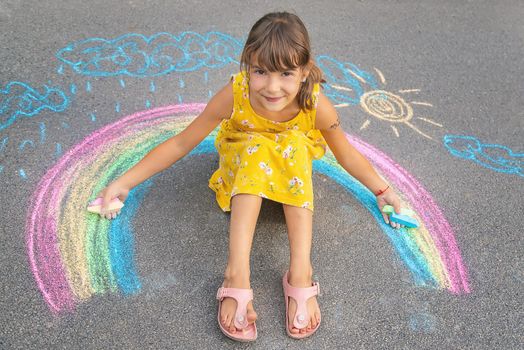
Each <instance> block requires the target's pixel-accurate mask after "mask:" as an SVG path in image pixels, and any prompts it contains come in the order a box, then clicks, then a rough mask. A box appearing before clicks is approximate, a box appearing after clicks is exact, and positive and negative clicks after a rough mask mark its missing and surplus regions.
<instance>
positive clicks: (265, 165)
mask: <svg viewBox="0 0 524 350" xmlns="http://www.w3.org/2000/svg"><path fill="white" fill-rule="evenodd" d="M258 166H259V167H260V169H262V170H264V172H265V173H266V174H267V175H271V174H272V173H273V169H271V168H270V167H269V163H266V162H260V163H258Z"/></svg>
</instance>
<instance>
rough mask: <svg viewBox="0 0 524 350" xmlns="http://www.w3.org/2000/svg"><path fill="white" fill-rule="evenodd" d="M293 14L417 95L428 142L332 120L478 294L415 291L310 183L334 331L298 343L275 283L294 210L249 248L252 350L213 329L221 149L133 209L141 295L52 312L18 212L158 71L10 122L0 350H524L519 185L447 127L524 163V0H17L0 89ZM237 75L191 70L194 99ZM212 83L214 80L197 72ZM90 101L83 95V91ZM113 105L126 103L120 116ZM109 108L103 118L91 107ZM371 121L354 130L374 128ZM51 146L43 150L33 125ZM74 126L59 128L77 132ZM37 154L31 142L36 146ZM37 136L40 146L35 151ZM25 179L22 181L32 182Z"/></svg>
mask: <svg viewBox="0 0 524 350" xmlns="http://www.w3.org/2000/svg"><path fill="white" fill-rule="evenodd" d="M273 10H290V11H293V12H295V13H297V14H298V15H299V16H300V17H301V18H302V19H303V21H304V22H305V23H306V25H307V27H308V30H309V33H310V36H311V40H312V44H313V49H314V52H315V54H317V55H321V54H323V55H329V56H331V57H335V58H337V59H338V60H341V61H350V62H352V63H354V64H356V65H358V66H359V67H360V68H362V69H365V70H366V71H368V72H375V71H374V68H375V67H376V68H377V69H379V70H380V71H381V72H382V73H384V76H385V78H386V85H385V86H384V89H385V90H388V91H398V90H402V89H420V91H419V92H418V93H417V94H416V95H414V97H413V99H414V100H417V101H423V102H427V103H430V104H431V105H432V107H429V106H424V105H418V106H414V113H415V115H416V116H420V117H425V118H429V119H431V120H433V121H435V122H437V123H439V124H441V125H442V127H437V126H434V125H431V124H424V123H417V124H418V126H420V128H421V129H423V130H424V131H425V132H426V133H428V134H430V135H431V136H432V137H433V139H434V141H432V140H429V139H427V138H425V137H423V136H421V135H419V134H418V133H416V132H415V131H413V130H412V129H410V128H407V127H404V128H402V127H399V134H400V137H396V136H395V134H394V133H393V131H392V129H391V128H390V126H389V125H388V124H387V123H385V122H380V121H378V120H376V119H373V117H371V116H366V114H365V112H364V111H363V110H362V109H361V108H360V107H359V106H358V105H357V106H350V107H348V108H341V109H339V113H340V117H341V121H342V125H343V127H344V128H345V130H346V131H347V132H349V133H352V134H355V135H357V136H359V137H361V138H362V139H364V140H365V141H366V142H368V143H370V144H372V145H374V146H376V147H377V148H379V149H381V150H383V151H384V152H385V153H386V154H388V155H389V156H390V157H391V158H392V159H394V160H395V161H396V162H397V163H398V164H400V165H401V166H402V167H404V168H405V169H407V170H408V171H409V172H410V173H411V174H412V175H413V176H414V177H415V178H416V179H418V180H419V181H420V182H421V183H422V184H423V185H424V186H425V188H426V189H427V190H428V191H429V192H430V193H431V194H432V195H433V198H434V199H435V201H436V203H437V204H438V205H439V207H440V208H441V209H442V211H443V213H444V215H445V216H446V218H447V219H448V221H449V222H450V224H451V226H452V227H453V228H454V230H455V235H456V239H457V243H458V245H459V247H460V249H461V252H462V257H463V259H464V263H465V265H466V267H467V269H468V271H469V278H470V284H471V293H470V294H467V295H453V294H450V293H448V292H447V291H443V290H435V289H431V288H427V287H418V286H415V284H414V283H413V281H412V280H411V277H410V274H409V272H408V271H407V269H406V268H405V267H404V265H403V264H402V263H401V261H400V259H399V258H398V256H397V255H396V252H395V250H394V249H393V248H392V246H391V244H390V243H389V241H388V238H387V237H386V236H385V235H384V234H383V233H382V231H381V230H380V229H379V228H378V226H377V225H376V223H375V222H374V220H373V219H372V218H371V215H370V214H369V213H368V212H367V211H366V210H365V209H364V208H363V207H362V206H361V205H360V204H359V203H358V202H357V201H356V200H355V199H354V198H353V197H351V196H350V195H349V194H347V193H346V192H345V191H341V190H340V188H339V186H338V185H337V184H336V183H334V182H333V181H332V180H331V179H330V178H328V177H325V176H322V175H318V174H317V175H315V176H314V185H315V191H316V192H315V194H316V208H317V209H316V211H315V219H314V220H315V221H314V242H313V264H314V268H315V276H316V278H317V279H318V280H319V281H320V284H321V287H322V296H321V298H320V299H319V300H320V305H321V309H322V316H323V321H322V326H321V329H320V330H319V331H318V332H317V334H316V335H315V336H313V337H311V338H309V339H307V340H304V341H295V340H292V339H290V338H288V337H287V335H286V333H285V329H284V312H285V310H284V303H283V297H282V292H281V284H280V279H281V275H282V273H283V272H284V271H285V269H286V264H287V261H288V245H287V244H288V243H287V236H286V231H285V221H284V216H283V213H282V209H281V206H279V205H278V204H275V203H270V202H265V203H264V205H263V208H262V213H261V216H260V218H259V223H258V226H257V232H256V237H255V241H254V246H253V252H252V276H251V277H252V287H253V288H254V293H255V307H256V310H257V312H258V315H259V321H258V323H257V324H258V329H259V339H258V340H257V341H256V342H255V343H252V344H240V343H236V342H233V341H231V340H229V339H227V338H226V337H224V336H223V335H222V334H221V332H220V330H219V328H218V326H217V324H216V309H217V304H216V301H215V293H216V289H217V288H218V287H219V286H220V284H221V282H222V274H223V269H224V266H225V263H226V258H227V225H228V216H227V215H225V214H223V213H222V212H221V211H220V209H219V208H218V206H217V205H216V203H215V202H214V196H213V193H212V191H211V190H209V189H208V188H207V180H208V178H209V176H210V175H211V174H212V172H213V171H214V169H215V167H216V165H217V159H216V157H215V156H212V155H206V156H201V157H189V158H185V159H183V160H181V161H180V162H179V163H178V164H177V166H176V167H174V168H172V169H169V170H167V171H165V172H164V173H162V174H161V175H160V176H159V178H158V180H157V182H156V184H155V186H154V187H153V188H152V190H151V192H150V193H149V194H148V197H147V199H146V201H145V203H146V204H147V205H144V206H142V207H141V208H140V211H139V213H138V215H137V217H136V221H135V223H134V226H135V227H136V232H135V234H136V237H135V239H136V242H135V243H136V260H137V261H136V262H137V266H138V272H139V274H140V277H141V278H142V282H143V290H142V291H141V293H138V294H136V295H134V296H130V297H125V296H123V295H119V294H107V295H101V296H97V297H94V298H92V299H90V300H89V301H87V302H85V303H82V304H80V305H79V307H78V308H77V309H76V310H75V311H74V312H73V313H71V314H67V315H62V316H54V315H53V314H52V313H51V312H50V311H49V309H48V307H47V305H46V303H45V302H44V299H43V297H42V295H41V294H40V291H39V290H38V288H37V285H36V282H35V280H34V278H33V276H32V273H31V270H30V268H29V263H28V258H27V254H26V248H25V220H26V216H27V215H28V213H27V208H28V200H29V198H30V195H31V194H32V193H33V191H34V190H35V188H36V184H37V183H38V180H39V179H40V178H41V177H42V176H43V175H44V174H45V172H46V170H47V169H48V168H50V167H51V166H52V165H53V164H54V163H55V162H56V160H57V157H56V156H55V155H54V153H55V142H56V143H60V144H61V145H62V149H63V151H64V152H65V151H67V150H68V149H70V148H72V147H73V146H74V145H76V144H77V143H79V142H80V141H82V140H83V139H84V138H85V137H86V136H87V135H89V134H91V133H92V132H93V131H95V130H97V129H99V128H101V127H102V126H104V125H106V124H108V123H111V122H113V121H116V120H118V119H119V118H121V117H123V116H125V115H128V114H131V113H133V112H135V111H139V110H143V109H145V108H144V106H143V101H144V96H145V95H146V93H144V91H146V92H147V89H148V82H149V80H148V79H144V80H140V79H135V80H133V79H131V78H129V79H126V81H127V83H128V85H129V87H128V88H126V89H125V90H123V89H120V88H119V85H118V78H114V79H107V80H103V81H100V82H99V84H98V85H97V89H96V91H94V92H93V93H92V94H89V95H86V94H83V95H81V94H79V95H78V96H76V97H75V98H74V99H71V105H70V106H69V108H68V109H67V110H66V111H64V112H61V113H53V112H51V111H43V112H41V113H40V114H39V115H37V116H35V117H34V118H19V119H18V120H17V121H16V122H15V123H14V124H13V125H12V126H10V127H9V128H6V129H4V130H0V142H1V141H2V140H4V139H5V138H6V137H8V140H9V141H8V143H7V145H6V146H5V147H4V149H3V150H2V151H1V152H0V165H1V166H2V167H3V168H2V171H1V172H0V186H1V194H0V196H1V197H0V198H1V200H0V213H2V218H1V224H0V228H1V231H0V249H1V254H0V281H1V282H0V286H1V289H0V348H1V349H40V348H53V349H54V348H63V349H77V348H78V349H80V348H81V349H138V348H140V349H153V348H176V349H211V348H213V349H215V348H238V349H245V348H253V349H283V348H288V349H301V348H306V349H433V348H444V349H518V348H522V346H523V334H524V332H523V324H524V322H523V312H522V291H523V288H522V283H523V280H524V273H523V268H524V265H523V258H522V247H523V246H524V245H523V239H522V237H523V234H522V228H523V224H522V219H523V213H524V205H523V199H522V198H523V195H524V190H523V184H524V182H523V181H524V178H523V177H522V176H519V175H516V174H507V173H501V172H496V171H493V170H491V169H488V168H485V167H482V166H481V165H479V164H477V163H475V162H472V161H468V160H465V159H461V158H457V157H454V156H452V155H451V154H450V153H449V152H448V151H447V150H446V148H445V147H444V146H443V143H442V137H443V136H444V135H445V134H458V135H471V136H474V137H476V138H477V139H479V140H481V141H482V142H484V143H485V144H498V145H504V146H506V147H508V148H510V149H511V150H513V151H514V152H515V153H519V152H520V153H522V152H524V146H523V142H522V140H523V139H524V132H523V129H524V128H523V121H524V111H523V107H524V104H523V99H522V92H523V90H524V84H523V79H522V77H523V76H524V58H523V57H524V19H523V18H524V4H523V3H522V1H521V0H514V1H512V0H501V1H454V0H453V1H452V0H450V1H433V0H423V1H418V0H409V1H408V0H406V1H400V0H399V1H386V0H375V1H366V0H362V1H356V0H353V1H349V0H348V1H332V2H321V1H310V0H303V1H278V2H277V1H275V2H271V3H270V4H266V2H236V1H230V0H225V1H217V2H211V1H210V2H205V1H197V0H195V1H184V2H179V1H138V0H134V1H99V0H96V1H78V0H72V1H55V0H48V1H42V2H37V1H22V0H20V1H18V0H2V1H1V2H0V47H1V50H0V88H5V86H6V85H7V84H8V83H9V82H12V81H21V82H26V83H27V84H29V85H32V86H36V87H42V86H43V85H44V84H46V83H47V82H48V81H52V82H53V84H55V85H59V86H61V87H62V88H63V89H64V90H67V88H68V86H69V84H70V83H74V82H76V83H79V84H80V82H81V81H84V80H83V79H82V77H79V76H77V75H74V74H72V73H71V72H70V71H69V72H66V73H65V74H64V75H60V74H58V73H57V67H58V65H59V64H58V62H57V58H56V57H55V54H56V52H57V51H58V50H59V49H60V48H63V47H65V46H66V45H67V44H69V43H71V42H75V41H78V40H84V39H87V38H94V37H100V38H107V39H111V38H116V37H118V36H120V35H123V34H126V33H140V34H144V35H146V36H147V35H153V34H155V33H158V32H169V33H173V34H176V33H181V32H184V31H194V32H198V33H206V32H209V31H220V32H223V33H227V34H228V35H231V36H233V37H236V38H245V37H246V36H247V33H248V31H249V29H250V27H251V26H252V24H253V23H254V22H255V20H256V19H258V18H259V17H261V16H262V15H263V14H265V13H267V12H270V11H273ZM237 69H238V67H237V66H236V65H234V64H231V65H229V66H227V67H223V68H221V69H217V70H213V71H210V72H209V82H208V85H207V86H205V87H202V85H201V84H199V83H198V80H197V79H196V78H195V79H194V80H195V83H194V84H189V83H187V85H186V87H185V88H184V91H183V98H184V102H205V101H207V98H208V90H212V91H216V90H217V89H218V88H220V87H221V86H222V85H223V84H224V83H225V82H226V81H227V79H228V76H229V75H230V74H231V73H235V72H236V71H237ZM189 76H190V74H184V73H171V74H170V75H168V76H165V77H163V78H158V79H155V81H156V82H157V90H156V92H155V94H154V96H153V97H152V103H153V107H155V106H164V105H170V104H175V103H177V102H178V101H177V92H178V91H179V90H180V87H179V78H182V77H184V79H185V78H186V77H188V81H191V78H189ZM200 77H201V75H200ZM81 96H83V97H84V98H81ZM115 101H120V103H121V106H122V107H121V111H120V112H119V113H118V112H115V107H114V104H115ZM94 110H96V115H97V120H96V122H91V120H90V119H89V113H90V112H92V111H94ZM366 119H370V120H371V124H370V125H369V127H367V128H365V129H362V130H361V129H360V126H361V125H362V123H363V121H364V120H366ZM41 121H45V122H46V125H47V138H48V140H52V142H48V143H46V144H44V145H40V146H38V147H35V148H34V149H30V151H29V149H26V150H20V149H19V147H17V145H19V144H20V143H21V142H22V141H23V140H26V139H32V140H38V137H39V136H38V135H39V134H38V125H39V122H41ZM64 123H66V124H64ZM35 142H36V141H35ZM36 143H37V142H36ZM20 168H23V169H24V170H25V173H26V179H24V178H22V177H21V176H20V175H19V169H20Z"/></svg>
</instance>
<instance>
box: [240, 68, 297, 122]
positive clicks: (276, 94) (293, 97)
mask: <svg viewBox="0 0 524 350" xmlns="http://www.w3.org/2000/svg"><path fill="white" fill-rule="evenodd" d="M306 76H307V73H306V72H305V71H303V70H302V69H301V68H294V69H289V70H286V71H282V72H269V71H268V70H266V69H264V68H262V67H260V66H258V65H257V64H253V65H250V68H249V97H250V102H251V105H252V106H253V108H254V109H255V110H256V111H257V112H261V114H265V115H268V116H275V117H278V116H280V117H282V114H284V115H286V114H287V112H289V113H290V114H291V115H294V114H296V113H297V108H298V102H297V95H298V92H299V90H300V84H301V82H302V80H303V79H304V78H305V77H306ZM277 114H278V115H277Z"/></svg>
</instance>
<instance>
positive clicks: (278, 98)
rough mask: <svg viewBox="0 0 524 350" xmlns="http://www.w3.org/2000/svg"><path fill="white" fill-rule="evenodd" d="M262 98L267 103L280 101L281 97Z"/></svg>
mask: <svg viewBox="0 0 524 350" xmlns="http://www.w3.org/2000/svg"><path fill="white" fill-rule="evenodd" d="M264 98H265V99H266V100H267V101H268V102H278V101H280V100H281V99H282V97H268V96H264Z"/></svg>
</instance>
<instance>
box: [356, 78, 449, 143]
mask: <svg viewBox="0 0 524 350" xmlns="http://www.w3.org/2000/svg"><path fill="white" fill-rule="evenodd" d="M375 71H376V72H377V75H378V77H379V79H380V81H381V83H382V84H383V85H386V79H385V78H384V74H382V72H381V71H380V70H378V69H377V68H375ZM350 73H351V74H352V75H353V76H358V75H357V73H355V72H353V71H350ZM360 78H361V77H360ZM419 91H420V90H419V89H405V90H399V91H398V93H393V92H389V91H385V90H371V91H367V92H365V93H364V94H362V96H361V97H360V107H361V108H362V109H363V110H364V111H365V112H366V113H367V114H368V115H371V116H373V117H375V118H376V119H378V120H381V121H385V122H388V123H390V124H391V125H390V127H391V129H392V130H393V133H394V134H395V136H397V137H400V132H399V128H398V127H399V126H402V125H405V126H407V127H409V128H411V129H412V130H414V131H416V132H417V133H418V134H420V135H422V136H424V137H426V138H428V139H430V140H433V141H435V140H434V139H433V138H432V137H431V136H429V135H428V134H426V133H425V132H423V131H422V130H420V128H419V126H417V125H416V124H415V122H416V121H419V120H420V121H422V122H424V123H427V124H430V125H432V126H437V127H440V128H442V125H441V124H439V123H437V122H435V121H433V120H432V119H431V118H423V117H414V114H413V105H418V106H427V107H433V105H432V104H431V103H428V102H420V101H406V99H404V98H403V97H401V96H400V95H405V94H410V93H418V92H419ZM370 124H371V121H370V120H369V119H367V120H365V121H364V122H363V123H362V126H361V127H360V130H363V129H365V128H367V127H368V126H369V125H370Z"/></svg>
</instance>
